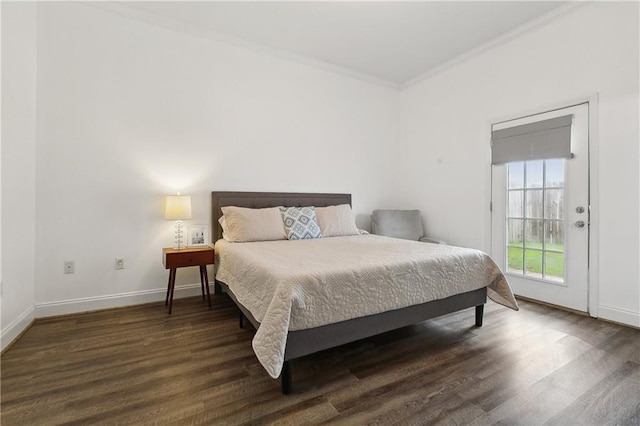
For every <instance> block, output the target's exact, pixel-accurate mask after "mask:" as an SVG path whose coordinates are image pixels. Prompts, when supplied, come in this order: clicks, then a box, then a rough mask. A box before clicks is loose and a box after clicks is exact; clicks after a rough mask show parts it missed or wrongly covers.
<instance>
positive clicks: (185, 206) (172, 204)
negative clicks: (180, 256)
mask: <svg viewBox="0 0 640 426" xmlns="http://www.w3.org/2000/svg"><path fill="white" fill-rule="evenodd" d="M164 218H165V219H168V220H175V221H176V226H175V228H176V236H175V245H174V248H175V249H176V250H182V249H183V248H184V246H183V245H182V228H183V227H184V225H183V223H182V221H183V220H185V219H191V196H189V195H180V193H179V192H178V195H167V197H166V198H165V202H164Z"/></svg>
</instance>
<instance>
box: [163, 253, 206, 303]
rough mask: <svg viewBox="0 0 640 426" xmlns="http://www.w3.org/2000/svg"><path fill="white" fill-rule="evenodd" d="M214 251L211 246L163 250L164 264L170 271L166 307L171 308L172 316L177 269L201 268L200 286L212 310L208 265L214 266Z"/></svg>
mask: <svg viewBox="0 0 640 426" xmlns="http://www.w3.org/2000/svg"><path fill="white" fill-rule="evenodd" d="M213 262H214V251H213V247H211V246H204V247H185V248H182V249H175V248H164V249H162V264H163V265H164V267H165V268H166V269H168V270H169V284H168V285H167V297H166V299H165V301H164V304H165V306H167V305H168V306H169V315H171V305H172V304H173V290H174V288H175V286H176V269H178V268H184V267H187V266H199V267H200V284H201V285H202V299H204V294H205V289H206V293H207V300H208V301H209V308H211V295H210V294H209V276H208V275H207V265H213Z"/></svg>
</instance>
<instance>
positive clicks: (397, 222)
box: [371, 210, 424, 241]
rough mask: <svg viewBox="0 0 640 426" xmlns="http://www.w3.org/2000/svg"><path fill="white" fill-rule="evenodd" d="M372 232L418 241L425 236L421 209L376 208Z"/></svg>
mask: <svg viewBox="0 0 640 426" xmlns="http://www.w3.org/2000/svg"><path fill="white" fill-rule="evenodd" d="M371 233H372V234H376V235H384V236H386V237H394V238H402V239H405V240H414V241H418V240H420V238H422V237H424V228H423V227H422V215H421V214H420V210H374V211H373V213H372V214H371Z"/></svg>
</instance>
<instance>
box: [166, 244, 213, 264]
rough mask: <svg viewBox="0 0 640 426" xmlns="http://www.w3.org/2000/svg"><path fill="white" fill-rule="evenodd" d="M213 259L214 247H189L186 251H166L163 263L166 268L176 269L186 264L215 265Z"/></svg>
mask: <svg viewBox="0 0 640 426" xmlns="http://www.w3.org/2000/svg"><path fill="white" fill-rule="evenodd" d="M213 259H214V255H213V248H206V249H202V250H193V249H187V250H186V251H178V250H176V251H165V252H164V259H163V263H164V266H165V268H167V269H175V268H183V267H185V266H202V265H213Z"/></svg>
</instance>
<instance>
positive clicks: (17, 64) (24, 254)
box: [1, 2, 36, 349]
mask: <svg viewBox="0 0 640 426" xmlns="http://www.w3.org/2000/svg"><path fill="white" fill-rule="evenodd" d="M1 7H2V157H1V158H2V167H1V169H2V179H1V181H2V225H1V227H2V248H3V249H2V255H1V258H2V262H1V263H2V338H1V341H2V345H1V346H2V349H4V348H5V347H6V345H7V344H8V343H10V342H11V340H13V339H14V338H15V337H16V336H17V335H18V334H19V333H20V332H21V331H22V330H24V328H25V327H26V326H27V325H28V324H29V323H30V322H31V321H32V319H33V318H34V301H35V296H34V281H35V264H34V262H35V219H36V197H35V193H36V6H35V4H33V3H6V2H3V3H2V5H1Z"/></svg>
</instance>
